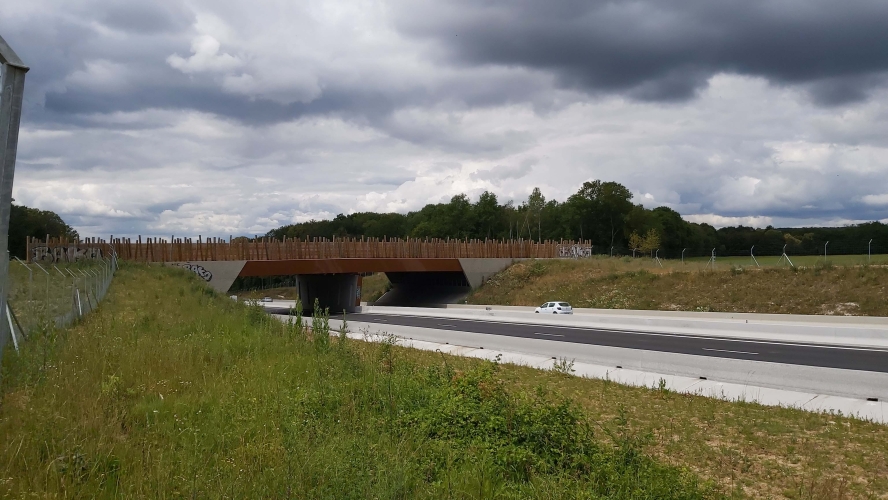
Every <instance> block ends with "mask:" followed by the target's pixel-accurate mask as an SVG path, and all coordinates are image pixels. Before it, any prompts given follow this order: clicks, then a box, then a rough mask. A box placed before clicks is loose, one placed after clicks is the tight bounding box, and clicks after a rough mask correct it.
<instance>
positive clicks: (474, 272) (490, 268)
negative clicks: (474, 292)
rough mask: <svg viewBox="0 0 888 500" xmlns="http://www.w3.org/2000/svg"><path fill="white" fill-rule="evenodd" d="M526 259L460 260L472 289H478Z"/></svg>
mask: <svg viewBox="0 0 888 500" xmlns="http://www.w3.org/2000/svg"><path fill="white" fill-rule="evenodd" d="M521 260H524V259H459V265H460V267H462V270H463V273H464V274H465V275H466V280H467V281H468V282H469V286H470V287H472V288H478V287H479V286H481V285H482V284H484V282H485V281H487V280H488V279H489V278H490V277H491V276H493V275H494V274H496V273H498V272H500V271H502V270H503V269H505V268H507V267H509V266H511V265H512V264H513V263H515V262H518V261H521Z"/></svg>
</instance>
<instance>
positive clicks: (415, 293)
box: [374, 271, 471, 307]
mask: <svg viewBox="0 0 888 500" xmlns="http://www.w3.org/2000/svg"><path fill="white" fill-rule="evenodd" d="M385 274H386V276H387V277H388V279H389V281H390V282H391V283H392V289H391V290H389V291H388V292H386V293H385V295H383V296H382V297H380V298H379V300H377V301H376V302H374V304H376V305H381V306H403V307H429V306H435V305H438V304H454V303H457V302H461V301H463V300H464V299H465V298H466V296H467V295H468V294H469V291H471V287H470V286H469V282H468V280H467V279H466V275H465V273H463V272H448V271H441V272H387V273H385Z"/></svg>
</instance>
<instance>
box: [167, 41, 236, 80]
mask: <svg viewBox="0 0 888 500" xmlns="http://www.w3.org/2000/svg"><path fill="white" fill-rule="evenodd" d="M220 48H221V44H220V43H219V40H216V39H215V38H213V37H212V36H210V35H199V36H197V37H195V38H194V40H192V42H191V53H192V55H191V56H190V57H188V58H187V59H186V58H184V57H182V56H180V55H179V54H173V55H171V56H169V57H167V63H169V65H170V66H172V67H173V68H176V69H177V70H179V71H181V72H183V73H186V74H188V73H205V72H219V73H225V72H228V71H231V70H234V69H236V68H238V67H239V66H241V65H242V64H243V62H242V61H241V60H240V59H239V58H237V57H235V56H232V55H231V54H227V53H220V52H219V49H220Z"/></svg>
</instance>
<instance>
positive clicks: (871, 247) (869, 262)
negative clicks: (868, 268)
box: [866, 238, 873, 264]
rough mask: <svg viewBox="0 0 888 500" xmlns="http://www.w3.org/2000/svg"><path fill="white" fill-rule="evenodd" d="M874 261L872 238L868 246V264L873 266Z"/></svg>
mask: <svg viewBox="0 0 888 500" xmlns="http://www.w3.org/2000/svg"><path fill="white" fill-rule="evenodd" d="M872 260H873V240H872V238H870V240H869V243H867V244H866V263H867V264H871V263H872Z"/></svg>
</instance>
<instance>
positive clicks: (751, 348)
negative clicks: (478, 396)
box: [269, 308, 888, 373]
mask: <svg viewBox="0 0 888 500" xmlns="http://www.w3.org/2000/svg"><path fill="white" fill-rule="evenodd" d="M269 312H270V313H273V314H287V312H288V310H286V309H281V310H276V309H272V308H269ZM334 318H335V317H334ZM347 320H348V321H354V322H363V323H375V324H383V325H385V324H388V325H399V326H409V327H419V328H433V329H437V330H452V331H460V332H471V333H481V334H487V335H500V336H508V337H519V338H528V339H539V340H552V341H558V342H570V343H578V344H591V345H599V346H607V347H619V348H626V349H644V350H648V351H658V352H669V353H679V354H692V355H697V356H708V357H716V358H732V359H743V360H749V361H766V362H773V363H785V364H792V365H804V366H815V367H826V368H841V369H848V370H862V371H871V372H880V373H888V349H879V348H866V347H852V346H836V345H825V344H816V343H795V342H782V341H767V340H746V339H744V340H739V339H730V338H718V337H710V336H697V335H688V334H680V333H655V332H644V331H632V330H612V329H602V328H591V327H583V326H557V325H535V324H527V323H512V322H497V321H491V320H477V319H456V318H435V317H427V316H406V315H390V314H377V313H374V314H349V315H348V317H347Z"/></svg>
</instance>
